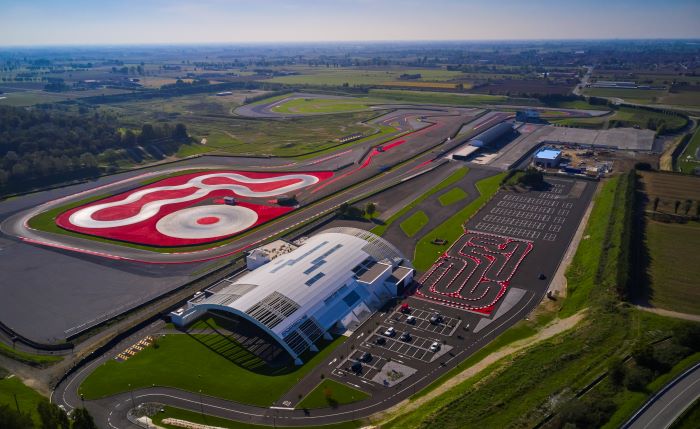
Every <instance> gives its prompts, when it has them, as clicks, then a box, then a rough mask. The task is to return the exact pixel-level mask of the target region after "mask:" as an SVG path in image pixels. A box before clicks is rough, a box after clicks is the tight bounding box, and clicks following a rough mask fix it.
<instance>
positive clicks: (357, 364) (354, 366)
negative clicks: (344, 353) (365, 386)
mask: <svg viewBox="0 0 700 429" xmlns="http://www.w3.org/2000/svg"><path fill="white" fill-rule="evenodd" d="M350 369H351V370H352V372H355V373H359V372H362V362H360V361H357V362H354V363H353V364H352V365H351V366H350Z"/></svg>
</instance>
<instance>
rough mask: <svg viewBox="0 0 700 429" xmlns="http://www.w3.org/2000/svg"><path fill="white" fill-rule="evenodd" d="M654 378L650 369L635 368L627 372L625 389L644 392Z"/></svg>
mask: <svg viewBox="0 0 700 429" xmlns="http://www.w3.org/2000/svg"><path fill="white" fill-rule="evenodd" d="M652 377H653V375H652V372H651V371H650V370H649V369H647V368H643V367H639V366H635V367H633V368H630V369H629V370H628V371H627V375H626V376H625V387H626V388H627V389H629V390H632V391H635V392H644V391H645V390H646V386H647V384H649V382H650V381H651V379H652Z"/></svg>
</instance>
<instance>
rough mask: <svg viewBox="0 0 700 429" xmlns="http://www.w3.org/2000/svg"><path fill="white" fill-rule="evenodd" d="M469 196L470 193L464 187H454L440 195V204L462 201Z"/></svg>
mask: <svg viewBox="0 0 700 429" xmlns="http://www.w3.org/2000/svg"><path fill="white" fill-rule="evenodd" d="M468 196H469V195H468V194H467V193H466V192H464V190H463V189H462V188H452V189H450V190H449V191H447V192H445V193H444V194H442V195H440V197H438V201H440V204H441V205H443V206H449V205H450V204H454V203H456V202H458V201H462V200H463V199H465V198H467V197H468Z"/></svg>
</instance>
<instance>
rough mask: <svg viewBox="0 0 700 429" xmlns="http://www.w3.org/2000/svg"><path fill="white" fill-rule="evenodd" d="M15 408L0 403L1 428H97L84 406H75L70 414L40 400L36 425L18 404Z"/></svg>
mask: <svg viewBox="0 0 700 429" xmlns="http://www.w3.org/2000/svg"><path fill="white" fill-rule="evenodd" d="M16 408H17V409H15V408H14V407H12V406H9V405H5V404H0V427H2V428H3V429H32V428H36V427H40V428H46V429H49V428H50V429H97V425H96V424H95V421H94V419H93V418H92V416H91V415H90V413H88V410H87V409H85V408H76V409H75V410H74V411H73V412H72V413H71V416H70V417H68V415H67V414H66V413H65V411H63V410H62V409H60V408H59V407H58V406H57V405H56V404H52V403H50V402H49V401H46V400H44V401H41V402H39V404H38V406H37V413H38V415H39V420H40V421H41V425H40V426H37V425H36V424H35V423H34V421H33V420H32V417H31V415H29V413H26V412H22V411H21V410H20V409H19V405H18V406H17V407H16Z"/></svg>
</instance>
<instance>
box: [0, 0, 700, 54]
mask: <svg viewBox="0 0 700 429" xmlns="http://www.w3.org/2000/svg"><path fill="white" fill-rule="evenodd" d="M647 38H651V39H656V38H700V0H657V1H649V0H577V1H568V0H461V1H460V0H118V1H114V0H90V1H88V0H19V1H18V0H0V45H4V46H8V45H9V46H14V45H65V44H69V45H75V44H79V45H104V44H108V45H114V44H190V43H194V44H196V43H232V44H235V43H255V42H300V41H302V42H308V41H311V42H324V41H399V40H410V41H415V40H517V39H647Z"/></svg>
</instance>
